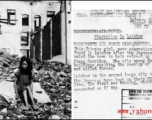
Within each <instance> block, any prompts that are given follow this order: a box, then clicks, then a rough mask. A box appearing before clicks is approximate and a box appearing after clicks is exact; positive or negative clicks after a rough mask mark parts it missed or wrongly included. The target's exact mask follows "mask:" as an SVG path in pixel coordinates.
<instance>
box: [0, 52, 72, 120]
mask: <svg viewBox="0 0 152 120" xmlns="http://www.w3.org/2000/svg"><path fill="white" fill-rule="evenodd" d="M32 62H33V67H34V68H35V69H36V70H37V73H36V74H34V75H33V76H34V77H33V82H39V83H40V85H41V87H42V88H43V89H44V90H45V92H46V93H47V95H48V96H49V97H50V99H51V102H50V103H39V102H37V100H36V99H35V102H36V103H37V105H38V107H39V110H38V111H33V110H32V109H31V110H30V111H23V110H22V107H24V106H23V103H22V102H21V101H20V100H14V99H12V98H9V97H7V96H5V95H0V119H7V118H8V119H9V118H11V119H12V118H15V119H31V118H32V119H71V66H70V65H66V64H63V63H60V62H57V61H53V62H50V61H43V62H40V61H36V60H32ZM18 66H19V58H18V57H17V56H16V55H8V54H4V53H3V52H0V81H3V80H6V81H10V82H14V79H13V72H14V70H15V69H16V68H18ZM36 92H37V93H39V94H41V93H42V91H36Z"/></svg>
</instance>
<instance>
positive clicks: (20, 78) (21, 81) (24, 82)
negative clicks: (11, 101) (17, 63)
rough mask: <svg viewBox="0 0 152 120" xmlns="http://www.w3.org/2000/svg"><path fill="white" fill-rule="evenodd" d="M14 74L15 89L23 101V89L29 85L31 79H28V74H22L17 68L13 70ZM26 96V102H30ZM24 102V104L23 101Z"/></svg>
mask: <svg viewBox="0 0 152 120" xmlns="http://www.w3.org/2000/svg"><path fill="white" fill-rule="evenodd" d="M15 76H16V77H17V83H16V84H17V91H18V94H19V97H20V99H21V100H22V101H23V102H24V99H23V91H24V90H25V89H27V87H30V85H31V83H32V80H31V79H30V77H29V75H28V74H24V73H23V72H21V71H20V70H17V71H16V72H15ZM30 88H31V87H30ZM27 98H28V103H29V104H31V100H30V99H29V96H27ZM24 104H25V102H24Z"/></svg>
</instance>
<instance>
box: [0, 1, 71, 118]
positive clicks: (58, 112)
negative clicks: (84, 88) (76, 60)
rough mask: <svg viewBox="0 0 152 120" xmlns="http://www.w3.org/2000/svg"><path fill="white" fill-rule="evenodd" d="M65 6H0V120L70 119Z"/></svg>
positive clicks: (30, 3)
mask: <svg viewBox="0 0 152 120" xmlns="http://www.w3.org/2000/svg"><path fill="white" fill-rule="evenodd" d="M71 3H72V2H71V1H63V0H58V1H52V0H48V1H43V0H29V1H27V0H16V1H12V0H5V1H0V119H5V120H7V119H18V120H19V119H38V120H39V119H41V120H42V119H71V114H72V108H71V106H72V97H71V96H72V93H71V81H72V75H71V74H72V68H71V62H72V61H71V44H72V42H71V40H72V39H71V12H72V10H71Z"/></svg>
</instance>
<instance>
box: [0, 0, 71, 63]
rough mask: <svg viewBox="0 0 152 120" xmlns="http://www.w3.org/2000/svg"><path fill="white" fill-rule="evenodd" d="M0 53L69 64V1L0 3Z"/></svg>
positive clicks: (36, 0) (34, 0) (35, 0)
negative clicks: (60, 58)
mask: <svg viewBox="0 0 152 120" xmlns="http://www.w3.org/2000/svg"><path fill="white" fill-rule="evenodd" d="M0 6H1V7H0V50H2V51H4V52H6V53H9V54H17V55H19V56H23V55H26V56H28V57H30V58H35V59H37V60H40V61H42V60H50V59H53V58H55V57H56V56H62V59H64V60H63V62H65V63H67V64H71V32H70V31H71V2H70V1H41V0H32V1H24V0H23V1H20V0H18V1H0Z"/></svg>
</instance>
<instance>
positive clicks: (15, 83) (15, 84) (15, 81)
mask: <svg viewBox="0 0 152 120" xmlns="http://www.w3.org/2000/svg"><path fill="white" fill-rule="evenodd" d="M14 90H15V93H16V95H18V91H17V78H16V77H15V80H14Z"/></svg>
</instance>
